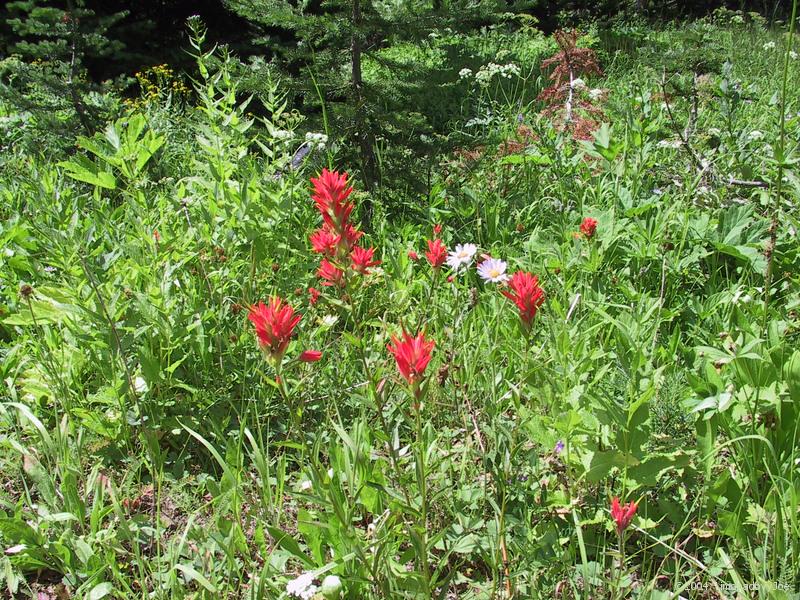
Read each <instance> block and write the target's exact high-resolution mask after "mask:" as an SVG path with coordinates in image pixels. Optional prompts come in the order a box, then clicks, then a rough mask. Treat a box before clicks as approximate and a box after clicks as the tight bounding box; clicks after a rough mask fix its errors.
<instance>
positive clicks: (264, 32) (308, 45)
mask: <svg viewBox="0 0 800 600" xmlns="http://www.w3.org/2000/svg"><path fill="white" fill-rule="evenodd" d="M224 1H225V3H226V5H227V6H229V7H230V8H231V9H232V10H234V11H235V12H237V13H238V14H240V15H241V16H243V17H245V18H247V19H248V20H249V21H250V22H251V23H252V24H253V26H254V29H255V33H256V38H255V39H254V41H255V42H256V43H261V44H264V45H265V46H267V47H268V48H269V50H270V51H271V53H272V57H273V58H274V59H275V60H276V62H278V64H279V65H280V66H281V67H282V69H283V71H284V72H285V73H286V74H288V75H289V76H290V77H291V78H292V80H293V81H294V83H295V84H296V88H297V89H299V90H302V92H301V93H302V94H304V95H305V97H304V98H303V99H302V101H306V102H312V103H313V102H314V100H315V99H314V96H315V94H317V93H319V95H320V96H321V97H322V99H323V101H324V102H325V104H326V105H327V106H328V108H329V112H328V117H329V118H331V119H332V120H334V124H335V127H336V129H337V132H339V133H342V132H344V133H345V134H346V135H347V137H348V139H349V140H351V141H352V142H353V143H352V144H351V147H352V148H353V149H357V150H358V152H357V153H358V162H359V163H360V166H361V177H362V180H363V183H364V186H365V188H366V189H367V190H372V189H374V187H375V186H376V185H377V183H378V182H379V180H380V171H379V169H378V164H377V160H376V156H375V154H376V152H375V136H376V133H378V132H381V123H383V122H386V120H387V119H388V120H393V121H395V122H396V121H397V117H398V115H397V114H396V112H395V109H396V107H397V102H392V101H390V100H389V98H388V95H389V94H394V95H395V97H396V96H397V95H398V94H402V93H403V91H405V92H408V90H387V89H385V88H381V87H379V86H371V85H370V84H369V83H368V82H366V81H365V77H364V72H363V69H364V59H365V57H367V56H369V57H372V58H379V57H378V56H377V52H378V51H379V50H381V49H385V48H387V47H390V46H392V45H394V44H398V43H401V42H409V41H410V42H415V43H418V44H426V43H428V40H429V36H430V35H436V34H437V33H439V32H443V31H445V30H447V31H449V32H451V33H452V32H458V31H465V30H470V29H475V28H477V27H478V26H480V25H487V24H490V23H493V22H495V21H496V20H497V19H498V17H499V16H500V15H501V14H503V13H507V11H509V10H513V9H519V7H520V4H519V3H518V2H517V1H516V0H509V1H508V2H507V1H506V0H395V1H392V0H321V1H320V0H310V1H303V2H300V1H299V0H224ZM522 1H523V2H527V0H522ZM380 61H381V66H382V67H386V68H389V69H406V70H407V69H409V66H408V64H407V63H406V64H400V63H391V62H389V61H387V60H385V59H380ZM426 75H427V74H426V73H419V74H418V76H415V77H414V79H415V80H416V81H417V82H418V85H419V86H423V85H430V78H429V77H427V76H426ZM312 77H313V79H312ZM414 109H415V107H413V106H408V105H406V110H407V111H409V112H412V111H413V110H414ZM390 112H391V113H392V114H389V113H390ZM409 128H410V127H409ZM400 129H405V128H402V127H401V128H400Z"/></svg>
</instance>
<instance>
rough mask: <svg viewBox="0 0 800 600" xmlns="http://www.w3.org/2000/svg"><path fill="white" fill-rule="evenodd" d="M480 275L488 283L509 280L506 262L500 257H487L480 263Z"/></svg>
mask: <svg viewBox="0 0 800 600" xmlns="http://www.w3.org/2000/svg"><path fill="white" fill-rule="evenodd" d="M478 275H480V276H481V279H483V280H484V281H485V282H487V283H500V282H502V281H508V275H506V263H505V261H502V260H500V259H499V258H487V259H486V260H485V261H483V262H482V263H481V264H479V265H478Z"/></svg>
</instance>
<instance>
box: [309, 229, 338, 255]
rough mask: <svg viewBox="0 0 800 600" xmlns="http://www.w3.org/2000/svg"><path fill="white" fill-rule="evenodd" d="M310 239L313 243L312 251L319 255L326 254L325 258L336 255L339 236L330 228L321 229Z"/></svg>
mask: <svg viewBox="0 0 800 600" xmlns="http://www.w3.org/2000/svg"><path fill="white" fill-rule="evenodd" d="M308 239H309V240H310V241H311V247H312V249H313V250H314V252H316V253H317V254H324V255H325V256H335V255H336V246H337V245H338V243H339V236H338V235H336V234H335V233H334V232H333V231H331V230H330V228H329V227H327V226H325V227H320V228H319V229H317V230H316V231H315V232H314V233H312V234H311V235H310V236H309V238H308Z"/></svg>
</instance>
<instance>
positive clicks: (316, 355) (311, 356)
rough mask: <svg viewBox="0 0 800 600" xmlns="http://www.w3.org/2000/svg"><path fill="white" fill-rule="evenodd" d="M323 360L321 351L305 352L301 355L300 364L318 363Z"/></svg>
mask: <svg viewBox="0 0 800 600" xmlns="http://www.w3.org/2000/svg"><path fill="white" fill-rule="evenodd" d="M320 358H322V352H320V351H319V350H303V352H301V353H300V362H317V361H318V360H319V359H320Z"/></svg>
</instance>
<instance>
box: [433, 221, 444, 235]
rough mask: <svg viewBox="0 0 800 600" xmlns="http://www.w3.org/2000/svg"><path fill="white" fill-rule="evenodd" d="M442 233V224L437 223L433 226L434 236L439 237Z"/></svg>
mask: <svg viewBox="0 0 800 600" xmlns="http://www.w3.org/2000/svg"><path fill="white" fill-rule="evenodd" d="M440 233H442V226H441V225H439V224H438V223H437V224H436V225H434V226H433V237H439V234H440Z"/></svg>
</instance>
